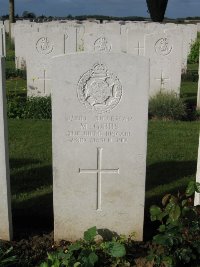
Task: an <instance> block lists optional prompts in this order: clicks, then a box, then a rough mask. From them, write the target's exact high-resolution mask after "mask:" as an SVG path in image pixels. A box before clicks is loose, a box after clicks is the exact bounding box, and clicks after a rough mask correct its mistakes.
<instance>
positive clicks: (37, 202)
mask: <svg viewBox="0 0 200 267" xmlns="http://www.w3.org/2000/svg"><path fill="white" fill-rule="evenodd" d="M9 149H10V168H11V191H12V206H13V222H14V233H18V234H19V233H21V234H22V233H23V232H26V233H27V234H31V233H33V232H34V231H36V232H38V231H40V229H41V231H44V230H47V229H49V228H52V220H53V219H52V218H53V207H52V152H51V122H50V121H34V120H9ZM43 226H44V227H43Z"/></svg>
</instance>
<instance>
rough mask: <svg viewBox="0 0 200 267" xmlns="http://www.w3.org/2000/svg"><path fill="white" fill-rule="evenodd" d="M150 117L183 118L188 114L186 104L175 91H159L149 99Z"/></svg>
mask: <svg viewBox="0 0 200 267" xmlns="http://www.w3.org/2000/svg"><path fill="white" fill-rule="evenodd" d="M149 116H150V118H156V119H164V120H181V119H183V118H185V116H186V105H185V104H184V102H183V100H182V99H181V98H179V97H178V96H177V95H176V94H175V93H173V92H166V93H164V92H159V93H157V94H156V95H155V96H153V97H151V98H150V100H149Z"/></svg>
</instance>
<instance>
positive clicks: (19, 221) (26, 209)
mask: <svg viewBox="0 0 200 267" xmlns="http://www.w3.org/2000/svg"><path fill="white" fill-rule="evenodd" d="M12 216H13V233H14V239H15V240H19V239H22V238H29V237H30V236H34V235H40V234H44V233H49V232H51V231H53V194H52V193H48V194H45V195H42V196H37V197H35V198H32V199H30V200H25V201H23V202H20V203H15V205H14V207H13V209H12Z"/></svg>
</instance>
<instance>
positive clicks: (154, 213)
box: [150, 205, 162, 216]
mask: <svg viewBox="0 0 200 267" xmlns="http://www.w3.org/2000/svg"><path fill="white" fill-rule="evenodd" d="M160 213H162V210H161V208H160V207H158V206H156V205H152V206H151V207H150V214H151V216H158V215H159V214H160Z"/></svg>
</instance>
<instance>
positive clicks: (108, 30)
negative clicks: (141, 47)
mask: <svg viewBox="0 0 200 267" xmlns="http://www.w3.org/2000/svg"><path fill="white" fill-rule="evenodd" d="M84 26H85V32H84V36H83V41H84V51H85V52H121V50H122V48H121V43H122V39H121V31H120V24H119V23H105V24H94V23H92V25H90V24H89V25H88V24H86V25H84Z"/></svg>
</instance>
